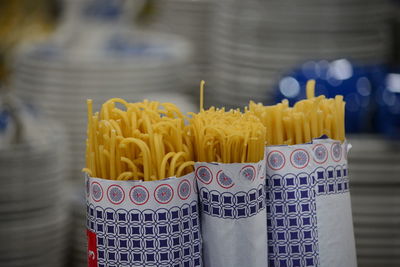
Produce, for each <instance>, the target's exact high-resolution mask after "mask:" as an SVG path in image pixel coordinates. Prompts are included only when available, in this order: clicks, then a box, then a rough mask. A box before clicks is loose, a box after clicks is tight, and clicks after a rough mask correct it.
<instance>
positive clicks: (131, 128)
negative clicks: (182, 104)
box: [85, 98, 194, 181]
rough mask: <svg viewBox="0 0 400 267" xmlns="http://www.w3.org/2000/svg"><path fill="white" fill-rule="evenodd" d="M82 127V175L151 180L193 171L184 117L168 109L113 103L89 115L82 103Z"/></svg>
mask: <svg viewBox="0 0 400 267" xmlns="http://www.w3.org/2000/svg"><path fill="white" fill-rule="evenodd" d="M115 103H119V104H122V105H123V106H124V107H125V109H126V110H122V109H120V108H118V107H116V105H115ZM88 122H89V125H88V139H87V151H86V162H87V167H86V169H85V171H86V172H88V173H89V174H90V175H91V176H94V177H100V178H104V179H111V180H144V181H151V180H157V179H164V178H166V177H172V176H177V177H179V176H181V175H182V174H187V173H189V172H191V171H193V165H194V162H193V161H192V159H193V151H192V148H191V144H190V142H189V138H188V137H187V136H185V135H184V132H183V128H184V116H183V114H182V113H181V112H180V111H179V109H178V108H177V107H176V106H175V105H173V104H170V103H163V104H161V103H158V102H150V101H146V100H145V101H144V102H139V103H127V102H126V101H125V100H123V99H118V98H113V99H110V100H108V101H107V102H106V103H104V104H103V106H102V109H101V111H100V113H98V112H96V113H95V114H93V112H92V101H91V100H88Z"/></svg>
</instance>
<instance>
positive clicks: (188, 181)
mask: <svg viewBox="0 0 400 267" xmlns="http://www.w3.org/2000/svg"><path fill="white" fill-rule="evenodd" d="M86 188H87V205H88V206H87V219H88V220H87V228H88V261H89V267H92V266H93V267H106V266H107V267H112V266H121V267H122V266H146V267H149V266H157V267H160V266H164V267H167V266H168V267H172V266H173V267H175V266H180V267H181V266H182V267H184V266H190V267H194V266H202V259H201V251H202V240H201V233H200V221H199V212H198V195H197V188H196V184H195V179H194V173H191V174H188V175H186V176H183V177H180V178H170V179H165V180H161V181H151V182H137V181H113V180H105V179H99V178H89V177H87V178H86Z"/></svg>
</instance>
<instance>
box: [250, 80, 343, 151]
mask: <svg viewBox="0 0 400 267" xmlns="http://www.w3.org/2000/svg"><path fill="white" fill-rule="evenodd" d="M314 87H315V81H313V80H311V81H309V82H308V83H307V99H305V100H301V101H299V102H297V103H296V104H295V105H294V107H289V104H288V101H287V100H283V101H282V103H279V104H277V105H274V106H263V105H262V104H256V103H254V102H250V104H249V110H248V111H247V112H248V113H250V114H254V115H255V116H257V117H258V118H260V120H261V121H262V123H263V124H264V125H265V127H266V128H267V131H266V139H267V144H268V145H283V144H286V145H294V144H302V143H307V142H310V141H311V140H312V139H313V138H318V137H320V136H322V135H327V136H328V137H329V138H332V139H335V140H341V141H343V140H344V139H345V130H344V107H345V102H344V101H343V96H341V95H337V96H336V97H335V98H332V99H327V98H325V96H322V95H321V96H318V97H315V96H314Z"/></svg>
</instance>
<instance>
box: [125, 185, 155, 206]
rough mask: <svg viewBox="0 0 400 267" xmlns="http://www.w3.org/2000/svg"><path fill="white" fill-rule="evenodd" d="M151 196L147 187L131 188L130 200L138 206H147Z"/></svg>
mask: <svg viewBox="0 0 400 267" xmlns="http://www.w3.org/2000/svg"><path fill="white" fill-rule="evenodd" d="M149 197H150V194H149V191H148V190H147V188H146V187H144V186H142V185H136V186H134V187H132V188H131V191H130V192H129V198H130V199H131V201H132V202H133V203H134V204H136V205H143V204H146V203H147V201H148V200H149Z"/></svg>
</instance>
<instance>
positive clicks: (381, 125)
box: [376, 72, 400, 139]
mask: <svg viewBox="0 0 400 267" xmlns="http://www.w3.org/2000/svg"><path fill="white" fill-rule="evenodd" d="M376 102H377V104H378V112H377V127H378V131H379V132H381V133H383V134H385V135H386V136H388V137H390V138H392V139H400V72H396V73H394V72H392V73H388V74H387V75H386V76H385V78H384V80H383V81H382V83H381V84H380V86H378V89H377V94H376Z"/></svg>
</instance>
